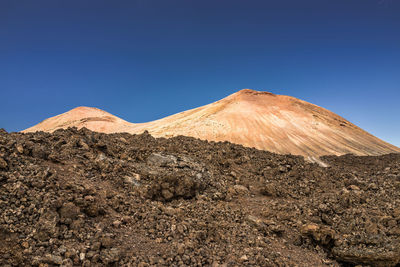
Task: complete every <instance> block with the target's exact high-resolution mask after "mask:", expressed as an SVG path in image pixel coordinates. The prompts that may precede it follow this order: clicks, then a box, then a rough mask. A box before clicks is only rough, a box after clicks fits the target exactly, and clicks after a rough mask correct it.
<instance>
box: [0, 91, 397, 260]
mask: <svg viewBox="0 0 400 267" xmlns="http://www.w3.org/2000/svg"><path fill="white" fill-rule="evenodd" d="M78 128H79V129H78ZM89 129H91V130H94V131H91V130H89ZM145 130H148V132H146V131H145ZM143 131H145V132H143ZM131 133H133V134H131ZM136 133H140V134H136ZM149 133H151V134H149ZM179 134H182V135H183V134H185V135H192V136H194V137H197V138H193V137H188V136H175V135H179ZM153 135H154V136H161V137H160V138H155V137H154V136H153ZM163 136H164V137H169V138H164V137H163ZM173 136H175V137H173ZM201 139H205V140H201ZM207 139H208V140H207ZM212 140H214V141H212ZM219 140H220V141H223V142H215V141H219ZM226 140H230V141H232V142H235V143H241V144H243V145H240V144H234V143H231V142H227V141H226ZM249 146H253V147H257V148H262V149H266V150H271V151H276V152H279V154H276V153H273V152H269V151H266V150H259V149H256V148H251V147H249ZM348 152H351V153H353V154H346V155H342V156H336V155H335V154H343V153H348ZM390 152H399V149H398V148H396V147H394V146H391V145H390V144H387V143H385V142H383V141H381V140H379V139H377V138H376V137H373V136H372V135H370V134H368V133H366V132H365V131H363V130H361V129H360V128H358V127H356V126H354V125H353V124H351V123H349V122H348V121H346V120H344V119H343V118H341V117H339V116H337V115H335V114H333V113H331V112H329V111H327V110H325V109H323V108H320V107H318V106H315V105H312V104H309V103H306V102H304V101H301V100H298V99H295V98H292V97H288V96H277V95H273V94H270V93H264V92H256V91H252V90H242V91H240V92H238V93H235V94H233V95H231V96H229V97H227V98H225V99H222V100H220V101H217V102H215V103H213V104H210V105H206V106H204V107H200V108H197V109H193V110H189V111H185V112H182V113H179V114H176V115H173V116H170V117H167V118H164V119H161V120H158V121H154V122H149V123H144V124H133V123H129V122H127V121H124V120H122V119H119V118H117V117H115V116H113V115H111V114H109V113H107V112H104V111H101V110H99V109H95V108H86V107H80V108H76V109H74V110H72V111H69V112H67V113H64V114H61V115H59V116H56V117H53V118H50V119H47V120H45V121H43V122H42V123H40V124H38V125H36V126H34V127H32V128H30V129H27V130H26V131H24V132H23V133H7V132H6V131H5V130H3V129H0V266H40V267H47V266H64V267H67V266H68V267H71V266H141V267H146V266H213V267H230V266H396V267H398V266H400V153H391V154H388V153H390ZM283 153H292V154H299V155H301V156H296V155H288V154H287V155H285V154H283ZM324 154H333V155H329V156H321V155H324ZM354 154H357V155H364V156H357V155H354ZM381 154H385V155H381ZM365 155H369V156H365ZM304 156H309V157H316V156H321V158H320V159H321V162H323V163H326V164H321V162H319V164H317V163H313V162H312V161H309V160H307V158H306V159H305V157H304Z"/></svg>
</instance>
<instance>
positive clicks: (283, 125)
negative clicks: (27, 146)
mask: <svg viewBox="0 0 400 267" xmlns="http://www.w3.org/2000/svg"><path fill="white" fill-rule="evenodd" d="M71 126H76V127H78V128H81V127H86V128H88V129H91V130H93V131H99V132H105V133H112V132H129V133H141V132H143V131H144V130H148V131H149V132H150V133H151V134H152V135H154V136H156V137H171V136H176V135H186V136H193V137H196V138H200V139H206V140H210V141H230V142H232V143H237V144H242V145H245V146H249V147H255V148H258V149H264V150H269V151H272V152H276V153H281V154H295V155H304V156H321V155H329V154H334V155H341V154H346V153H353V154H356V155H380V154H387V153H393V152H400V149H399V148H397V147H395V146H393V145H391V144H388V143H386V142H384V141H382V140H380V139H378V138H377V137H375V136H373V135H371V134H369V133H367V132H366V131H364V130H362V129H360V128H359V127H357V126H355V125H354V124H352V123H350V122H349V121H347V120H345V119H343V118H342V117H340V116H338V115H336V114H334V113H332V112H330V111H328V110H326V109H324V108H321V107H319V106H316V105H313V104H310V103H307V102H305V101H302V100H299V99H297V98H294V97H290V96H283V95H275V94H271V93H267V92H258V91H254V90H250V89H244V90H241V91H239V92H237V93H234V94H232V95H230V96H228V97H226V98H224V99H222V100H220V101H217V102H215V103H212V104H209V105H205V106H202V107H199V108H195V109H192V110H188V111H184V112H181V113H178V114H175V115H172V116H168V117H166V118H163V119H160V120H156V121H152V122H148V123H140V124H134V123H129V122H127V121H124V120H121V119H119V118H117V117H115V116H113V115H111V114H109V113H107V112H104V111H101V110H99V109H95V108H85V107H80V108H76V109H73V110H71V111H69V112H66V113H64V114H61V115H58V116H55V117H52V118H49V119H47V120H45V121H43V122H41V123H39V124H38V125H36V126H33V127H31V128H29V129H26V130H25V131H26V132H32V131H50V132H51V131H54V130H56V129H59V128H68V127H71Z"/></svg>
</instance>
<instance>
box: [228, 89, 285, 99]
mask: <svg viewBox="0 0 400 267" xmlns="http://www.w3.org/2000/svg"><path fill="white" fill-rule="evenodd" d="M262 95H264V96H277V95H275V94H273V93H270V92H264V91H256V90H253V89H242V90H239V91H237V92H236V93H233V94H231V95H230V97H233V98H235V97H236V98H238V97H242V96H262ZM228 97H229V96H228Z"/></svg>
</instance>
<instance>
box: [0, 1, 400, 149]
mask: <svg viewBox="0 0 400 267" xmlns="http://www.w3.org/2000/svg"><path fill="white" fill-rule="evenodd" d="M399 14H400V2H399V1H394V0H334V1H333V0H329V1H328V0H302V1H299V0H279V1H278V0H276V1H266V0H262V1H261V0H260V1H253V0H242V1H237V0H201V1H200V0H196V1H195V0H181V1H176V0H168V1H165V0H140V1H134V0H130V1H118V0H117V1H109V0H107V1H102V0H95V1H94V0H93V1H91V0H86V1H82V0H79V1H77V0H68V1H60V0H49V1H44V0H35V1H32V0H28V1H24V0H18V1H15V0H1V1H0V90H1V91H0V93H1V99H2V101H1V105H0V114H1V115H0V127H2V128H5V129H6V130H7V131H19V130H22V129H25V128H27V127H30V126H32V125H34V124H36V123H38V122H40V121H41V120H43V119H45V118H48V117H50V116H54V115H57V114H60V113H63V112H65V111H68V110H69V109H72V108H74V107H76V106H94V107H98V108H101V109H104V110H106V111H108V112H110V113H112V114H114V115H116V116H119V117H121V118H123V119H126V120H128V121H131V122H145V121H150V120H154V119H158V118H161V117H164V116H167V115H171V114H174V113H177V112H180V111H183V110H186V109H190V108H194V107H198V106H200V105H204V104H208V103H211V102H213V101H216V100H219V99H221V98H223V97H225V96H227V95H229V94H231V93H233V92H235V91H237V90H240V89H242V88H252V89H256V90H263V91H270V92H273V93H276V94H285V95H291V96H295V97H298V98H301V99H303V100H306V101H309V102H311V103H314V104H317V105H319V106H322V107H325V108H327V109H329V110H331V111H333V112H335V113H337V114H339V115H341V116H343V117H344V118H346V119H348V120H350V121H351V122H353V123H355V124H357V125H358V126H360V127H362V128H363V129H365V130H367V131H369V132H371V133H372V134H374V135H376V136H378V137H379V138H382V139H383V140H385V141H388V142H391V143H393V144H395V145H397V146H400V118H399V117H400V104H399V100H400V15H399Z"/></svg>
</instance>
